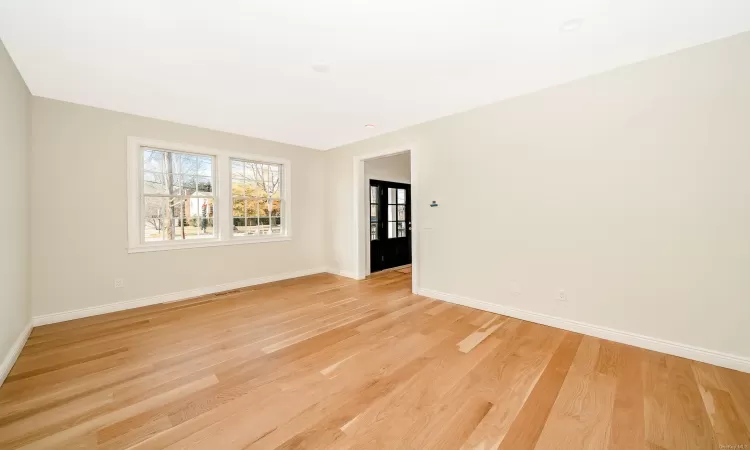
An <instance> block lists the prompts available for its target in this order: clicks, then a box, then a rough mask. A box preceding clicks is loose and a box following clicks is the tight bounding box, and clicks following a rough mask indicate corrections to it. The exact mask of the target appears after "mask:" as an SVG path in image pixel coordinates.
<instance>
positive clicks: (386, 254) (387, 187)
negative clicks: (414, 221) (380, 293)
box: [370, 180, 411, 273]
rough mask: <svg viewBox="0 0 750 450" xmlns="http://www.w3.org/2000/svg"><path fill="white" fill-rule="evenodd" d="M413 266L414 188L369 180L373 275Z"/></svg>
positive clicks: (371, 264)
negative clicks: (412, 194)
mask: <svg viewBox="0 0 750 450" xmlns="http://www.w3.org/2000/svg"><path fill="white" fill-rule="evenodd" d="M406 264H411V187H410V186H409V185H408V184H403V183H393V182H390V181H379V180H370V272H373V273H374V272H377V271H380V270H385V269H390V268H391V267H398V266H404V265H406Z"/></svg>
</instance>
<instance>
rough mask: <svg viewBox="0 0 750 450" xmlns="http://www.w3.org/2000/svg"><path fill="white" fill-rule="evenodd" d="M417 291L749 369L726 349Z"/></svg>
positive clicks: (748, 364) (749, 361)
mask: <svg viewBox="0 0 750 450" xmlns="http://www.w3.org/2000/svg"><path fill="white" fill-rule="evenodd" d="M419 294H420V295H423V296H425V297H431V298H435V299H438V300H443V301H446V302H450V303H456V304H458V305H463V306H468V307H470V308H475V309H481V310H483V311H489V312H493V313H495V314H502V315H504V316H510V317H514V318H516V319H521V320H526V321H529V322H534V323H539V324H542V325H547V326H550V327H555V328H560V329H563V330H567V331H574V332H576V333H581V334H586V335H589V336H594V337H597V338H601V339H606V340H609V341H614V342H620V343H622V344H628V345H632V346H635V347H641V348H645V349H648V350H654V351H657V352H661V353H666V354H669V355H674V356H679V357H682V358H688V359H693V360H696V361H702V362H705V363H708V364H713V365H715V366H720V367H726V368H729V369H734V370H739V371H741V372H746V373H750V358H744V357H741V356H737V355H731V354H728V353H722V352H717V351H714V350H708V349H705V348H700V347H694V346H691V345H685V344H680V343H677V342H672V341H667V340H664V339H658V338H653V337H649V336H643V335H640V334H636V333H630V332H627V331H620V330H615V329H612V328H607V327H601V326H598V325H591V324H588V323H584V322H578V321H575V320H570V319H563V318H561V317H555V316H550V315H547V314H541V313H536V312H532V311H527V310H524V309H518V308H513V307H510V306H505V305H500V304H497V303H490V302H486V301H483V300H476V299H472V298H467V297H461V296H459V295H454V294H447V293H445V292H439V291H433V290H431V289H420V290H419Z"/></svg>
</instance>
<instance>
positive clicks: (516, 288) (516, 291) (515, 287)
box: [510, 281, 521, 295]
mask: <svg viewBox="0 0 750 450" xmlns="http://www.w3.org/2000/svg"><path fill="white" fill-rule="evenodd" d="M510 292H511V293H513V294H516V295H517V294H520V293H521V286H519V285H518V283H516V282H515V281H514V282H512V283H510Z"/></svg>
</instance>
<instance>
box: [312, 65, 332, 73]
mask: <svg viewBox="0 0 750 450" xmlns="http://www.w3.org/2000/svg"><path fill="white" fill-rule="evenodd" d="M310 67H312V70H314V71H316V72H318V73H328V72H329V71H330V70H331V66H329V65H328V64H326V63H315V64H313V65H312V66H310Z"/></svg>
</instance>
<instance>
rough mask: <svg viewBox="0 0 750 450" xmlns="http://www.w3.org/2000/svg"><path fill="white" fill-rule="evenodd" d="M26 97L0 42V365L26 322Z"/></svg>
mask: <svg viewBox="0 0 750 450" xmlns="http://www.w3.org/2000/svg"><path fill="white" fill-rule="evenodd" d="M30 101H31V95H30V94H29V90H28V89H27V88H26V84H25V83H24V82H23V79H22V78H21V76H20V75H19V73H18V71H17V70H16V66H15V65H14V64H13V61H12V60H11V58H10V56H9V55H8V52H6V50H5V47H4V46H3V44H2V42H0V161H1V162H2V166H0V167H2V176H0V192H2V193H3V199H2V208H1V209H2V212H3V214H2V226H0V363H2V361H4V360H5V358H6V355H8V352H9V350H11V346H12V345H13V343H14V342H15V341H16V339H18V337H19V335H20V334H21V332H22V330H23V329H24V327H26V325H28V324H29V322H30V320H31V315H30V306H29V233H28V228H29V212H28V208H27V199H28V184H29V171H28V153H29V111H30V110H29V103H30ZM0 370H1V369H0ZM1 380H2V374H0V382H2V381H1Z"/></svg>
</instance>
